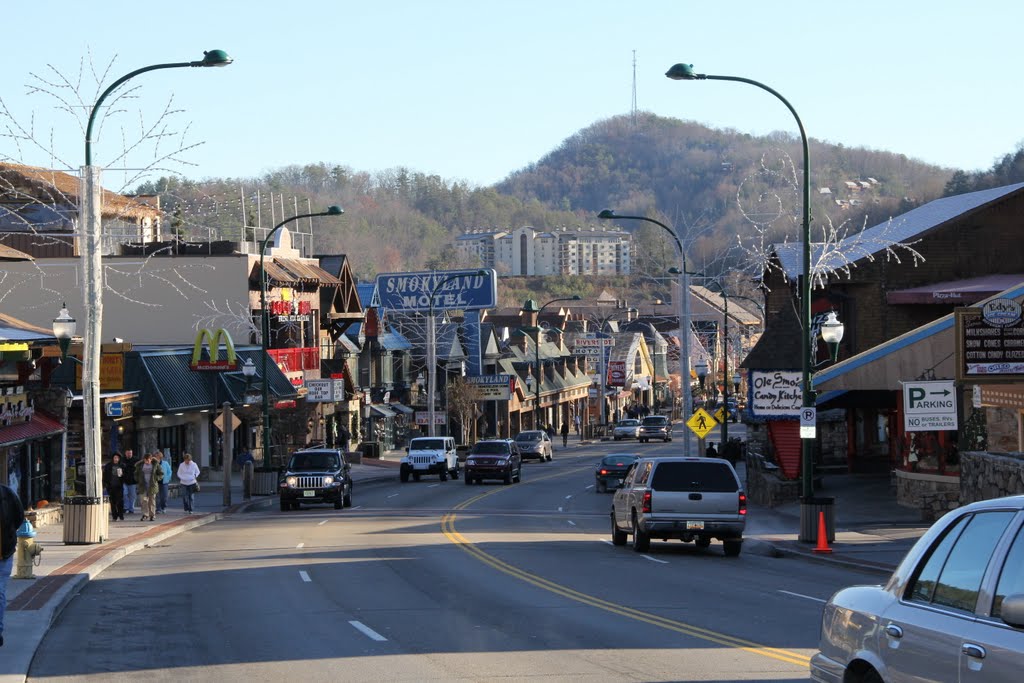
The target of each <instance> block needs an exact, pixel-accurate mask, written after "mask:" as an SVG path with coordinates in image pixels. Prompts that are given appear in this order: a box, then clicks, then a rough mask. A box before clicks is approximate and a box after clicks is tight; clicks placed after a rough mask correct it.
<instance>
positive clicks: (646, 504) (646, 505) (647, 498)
mask: <svg viewBox="0 0 1024 683" xmlns="http://www.w3.org/2000/svg"><path fill="white" fill-rule="evenodd" d="M642 509H643V511H644V512H650V511H651V492H650V491H644V500H643V508H642Z"/></svg>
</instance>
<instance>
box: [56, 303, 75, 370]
mask: <svg viewBox="0 0 1024 683" xmlns="http://www.w3.org/2000/svg"><path fill="white" fill-rule="evenodd" d="M76 327H77V323H76V322H75V319H74V318H72V317H71V313H69V312H68V305H67V304H66V303H65V304H63V305H62V306H61V309H60V313H59V314H57V317H56V318H54V319H53V336H54V337H56V338H57V344H58V345H60V359H61V360H64V359H65V358H67V357H68V347H69V346H70V345H71V338H72V337H74V336H75V328H76Z"/></svg>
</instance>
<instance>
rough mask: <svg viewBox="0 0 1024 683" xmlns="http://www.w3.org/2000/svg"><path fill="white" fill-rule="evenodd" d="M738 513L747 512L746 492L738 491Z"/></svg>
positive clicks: (743, 513)
mask: <svg viewBox="0 0 1024 683" xmlns="http://www.w3.org/2000/svg"><path fill="white" fill-rule="evenodd" d="M740 514H741V515H745V514H747V494H745V493H740Z"/></svg>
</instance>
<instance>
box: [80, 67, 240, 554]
mask: <svg viewBox="0 0 1024 683" xmlns="http://www.w3.org/2000/svg"><path fill="white" fill-rule="evenodd" d="M231 61H232V60H231V58H230V57H228V55H227V53H226V52H224V51H223V50H209V51H208V52H204V53H203V59H201V60H199V61H196V62H176V63H173V64H154V65H152V66H146V67H143V68H141V69H136V70H135V71H132V72H131V73H128V74H125V75H124V76H122V77H121V78H119V79H117V80H116V81H114V82H113V83H112V84H111V85H110V87H108V88H107V89H106V90H104V91H103V93H102V94H101V95H100V96H99V98H98V99H97V100H96V102H95V103H94V104H93V106H92V110H91V111H90V112H89V121H88V124H87V126H86V129H85V166H83V167H82V180H81V183H82V186H81V190H80V192H79V195H80V196H79V199H80V204H81V209H80V211H81V213H80V222H81V224H82V233H83V237H82V247H81V248H82V280H83V281H84V286H83V288H82V289H83V302H84V304H85V322H86V329H85V334H84V335H83V336H84V339H83V354H82V356H83V358H82V360H83V362H82V417H83V432H84V437H85V440H84V443H83V450H84V453H83V455H84V460H85V495H86V497H87V498H89V499H92V500H91V501H87V504H88V505H90V506H92V505H93V502H92V501H95V504H96V505H98V506H99V507H98V509H97V511H92V510H90V511H89V512H88V513H87V514H90V515H95V516H99V517H101V518H102V519H101V520H100V521H99V524H97V525H96V529H97V531H98V533H99V536H98V538H97V539H95V540H94V539H93V538H82V539H78V542H82V543H96V542H102V541H103V537H104V536H106V529H107V526H106V516H105V514H104V513H103V512H102V502H103V501H102V494H103V488H102V486H101V482H100V456H101V445H100V437H101V433H102V429H101V427H100V343H101V340H102V339H103V262H102V253H101V248H100V241H101V223H102V216H101V193H102V186H101V184H100V172H99V169H98V168H96V167H94V166H93V165H92V130H93V126H94V124H95V122H96V114H97V113H99V109H100V105H101V104H103V101H104V100H105V99H106V98H107V96H108V95H110V93H112V92H113V91H114V90H116V89H117V88H118V87H119V86H121V85H122V84H124V83H125V82H126V81H128V80H130V79H132V78H134V77H135V76H138V75H139V74H143V73H146V72H147V71H156V70H157V69H175V68H180V67H207V66H227V65H228V64H230V63H231Z"/></svg>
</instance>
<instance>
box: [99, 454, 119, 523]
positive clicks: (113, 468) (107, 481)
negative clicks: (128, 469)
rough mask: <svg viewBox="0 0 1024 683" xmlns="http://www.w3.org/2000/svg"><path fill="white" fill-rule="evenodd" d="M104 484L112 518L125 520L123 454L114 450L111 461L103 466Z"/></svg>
mask: <svg viewBox="0 0 1024 683" xmlns="http://www.w3.org/2000/svg"><path fill="white" fill-rule="evenodd" d="M103 485H104V486H106V487H107V496H108V497H109V498H110V519H111V520H113V521H115V522H116V521H117V520H121V521H122V522H123V521H124V465H123V464H122V463H121V454H120V453H118V452H117V451H114V455H112V456H111V457H110V462H108V463H107V464H106V465H104V466H103Z"/></svg>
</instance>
